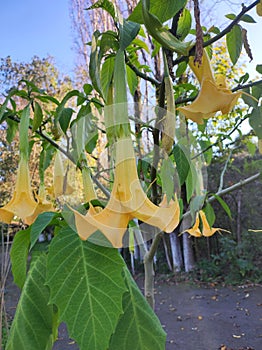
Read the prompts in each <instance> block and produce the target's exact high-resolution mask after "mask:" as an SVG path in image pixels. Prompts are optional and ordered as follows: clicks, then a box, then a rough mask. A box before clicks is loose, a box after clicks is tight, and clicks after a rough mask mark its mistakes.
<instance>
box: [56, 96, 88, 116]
mask: <svg viewBox="0 0 262 350" xmlns="http://www.w3.org/2000/svg"><path fill="white" fill-rule="evenodd" d="M79 96H83V95H82V94H81V92H79V91H78V90H71V91H69V92H68V93H67V94H66V95H65V97H64V98H63V100H62V101H61V103H60V104H59V106H58V107H57V109H56V116H55V122H57V121H59V119H60V117H61V114H62V113H63V110H64V109H65V105H66V103H67V102H68V101H69V100H70V99H71V98H73V97H79Z"/></svg>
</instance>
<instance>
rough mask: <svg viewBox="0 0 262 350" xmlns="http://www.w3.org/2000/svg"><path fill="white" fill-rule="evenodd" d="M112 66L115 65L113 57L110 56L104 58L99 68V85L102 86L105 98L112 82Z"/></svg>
mask: <svg viewBox="0 0 262 350" xmlns="http://www.w3.org/2000/svg"><path fill="white" fill-rule="evenodd" d="M114 66H115V57H114V56H110V57H108V58H107V59H106V60H105V62H104V64H103V66H102V69H101V75H100V79H101V86H102V90H103V94H104V96H105V99H107V96H108V89H109V86H110V84H112V79H113V74H114Z"/></svg>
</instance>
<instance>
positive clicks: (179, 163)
mask: <svg viewBox="0 0 262 350" xmlns="http://www.w3.org/2000/svg"><path fill="white" fill-rule="evenodd" d="M186 153H187V151H186V150H185V149H184V147H183V146H182V145H178V144H176V145H175V146H174V148H173V154H174V157H175V162H176V169H177V172H178V176H179V181H180V185H183V183H184V182H185V181H186V178H187V176H188V172H189V170H190V164H189V161H188V157H187V155H186Z"/></svg>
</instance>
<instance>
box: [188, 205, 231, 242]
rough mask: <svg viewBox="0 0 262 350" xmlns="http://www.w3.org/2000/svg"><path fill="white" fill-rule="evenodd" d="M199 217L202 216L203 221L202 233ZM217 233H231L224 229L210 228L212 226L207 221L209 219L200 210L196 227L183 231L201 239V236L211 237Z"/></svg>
mask: <svg viewBox="0 0 262 350" xmlns="http://www.w3.org/2000/svg"><path fill="white" fill-rule="evenodd" d="M199 215H200V218H201V221H202V232H201V231H200V228H199V224H200V220H199ZM217 231H218V232H219V231H225V232H229V231H227V230H224V229H222V228H218V227H217V228H215V227H210V225H209V223H208V221H207V218H206V214H205V213H204V211H203V210H200V211H199V213H197V216H196V221H195V224H194V226H193V227H192V228H191V229H188V230H185V231H183V232H182V233H184V232H188V233H189V234H190V235H191V236H194V237H201V236H204V237H211V236H213V234H214V233H216V232H217Z"/></svg>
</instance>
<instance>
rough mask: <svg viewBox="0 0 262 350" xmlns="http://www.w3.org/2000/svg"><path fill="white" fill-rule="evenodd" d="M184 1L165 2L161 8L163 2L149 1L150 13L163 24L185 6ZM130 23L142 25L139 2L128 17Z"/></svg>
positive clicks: (169, 0) (167, 0)
mask: <svg viewBox="0 0 262 350" xmlns="http://www.w3.org/2000/svg"><path fill="white" fill-rule="evenodd" d="M186 3H187V1H186V0H176V1H173V0H165V6H163V1H161V0H151V1H150V12H151V13H152V14H153V15H155V16H157V17H158V19H159V20H160V21H161V22H162V23H164V22H166V21H167V20H169V19H170V18H172V17H174V15H175V14H176V13H177V12H178V11H179V10H180V9H181V8H182V7H184V6H185V5H186ZM128 19H130V21H134V22H137V23H141V24H144V20H143V16H142V2H141V1H139V3H138V4H137V6H136V7H135V8H134V10H133V12H132V14H131V15H130V16H129V18H128Z"/></svg>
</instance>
